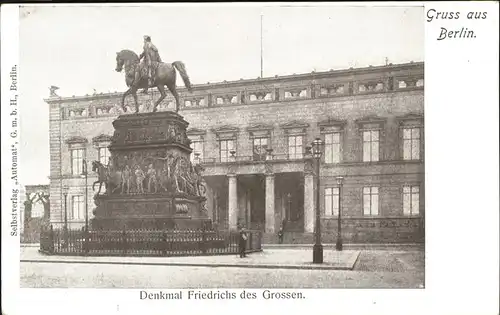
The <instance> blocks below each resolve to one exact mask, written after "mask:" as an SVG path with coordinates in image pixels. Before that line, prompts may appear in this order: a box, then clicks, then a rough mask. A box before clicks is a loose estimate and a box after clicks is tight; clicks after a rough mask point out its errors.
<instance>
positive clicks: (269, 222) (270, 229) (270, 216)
mask: <svg viewBox="0 0 500 315" xmlns="http://www.w3.org/2000/svg"><path fill="white" fill-rule="evenodd" d="M266 233H274V174H271V175H266Z"/></svg>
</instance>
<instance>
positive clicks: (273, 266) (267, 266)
mask: <svg viewBox="0 0 500 315" xmlns="http://www.w3.org/2000/svg"><path fill="white" fill-rule="evenodd" d="M356 260H357V259H356ZM20 262H31V263H57V264H98V265H140V266H173V267H181V266H184V267H210V268H260V269H301V270H353V268H354V265H355V264H353V266H352V268H349V267H342V266H340V267H337V266H323V265H318V266H311V265H279V264H254V265H250V264H232V263H221V264H203V263H180V262H172V263H152V262H129V261H128V262H119V261H116V262H115V261H87V260H46V259H21V260H20Z"/></svg>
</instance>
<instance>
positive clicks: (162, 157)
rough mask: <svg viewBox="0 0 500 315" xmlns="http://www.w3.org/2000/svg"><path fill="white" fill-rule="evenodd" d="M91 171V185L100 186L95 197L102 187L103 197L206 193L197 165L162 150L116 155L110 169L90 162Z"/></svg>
mask: <svg viewBox="0 0 500 315" xmlns="http://www.w3.org/2000/svg"><path fill="white" fill-rule="evenodd" d="M120 153H121V152H120ZM117 154H118V153H117ZM92 170H93V171H94V172H96V173H98V180H97V181H96V182H95V183H94V186H95V184H100V185H99V190H98V191H97V194H100V193H101V186H102V185H103V184H104V185H105V188H106V194H115V193H118V194H156V193H165V192H167V193H184V194H187V195H191V196H203V195H204V194H205V191H206V189H205V186H204V184H203V177H202V170H203V169H202V167H201V166H200V165H196V166H195V165H193V164H192V163H191V161H189V159H188V158H187V157H185V156H183V155H181V154H173V153H168V154H167V153H165V152H164V151H162V150H149V151H140V152H130V153H125V154H123V155H122V154H120V155H118V156H117V155H116V154H115V156H113V159H112V163H111V165H110V166H106V165H103V164H102V163H100V162H99V161H93V162H92ZM94 188H95V187H94Z"/></svg>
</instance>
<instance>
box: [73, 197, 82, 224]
mask: <svg viewBox="0 0 500 315" xmlns="http://www.w3.org/2000/svg"><path fill="white" fill-rule="evenodd" d="M70 214H71V218H70V219H71V220H82V219H85V200H84V198H83V196H82V195H79V196H73V197H72V198H71V213H70Z"/></svg>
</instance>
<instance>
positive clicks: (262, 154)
mask: <svg viewBox="0 0 500 315" xmlns="http://www.w3.org/2000/svg"><path fill="white" fill-rule="evenodd" d="M267 148H268V138H254V139H253V160H254V161H264V160H265V159H266V154H267V151H266V150H267Z"/></svg>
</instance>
